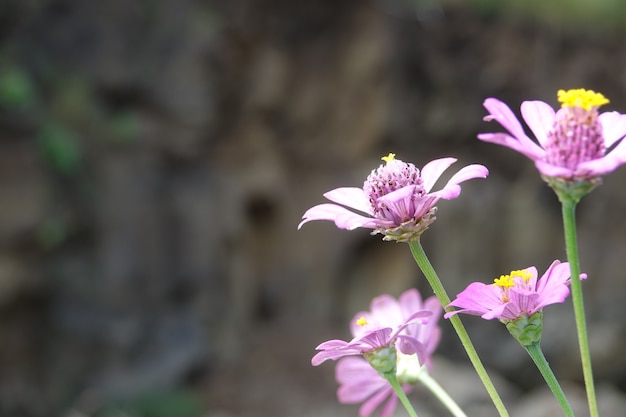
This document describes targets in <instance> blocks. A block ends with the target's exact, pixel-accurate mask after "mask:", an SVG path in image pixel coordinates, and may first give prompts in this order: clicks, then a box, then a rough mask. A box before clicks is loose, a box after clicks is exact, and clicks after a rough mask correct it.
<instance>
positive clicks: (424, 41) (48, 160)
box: [0, 0, 626, 417]
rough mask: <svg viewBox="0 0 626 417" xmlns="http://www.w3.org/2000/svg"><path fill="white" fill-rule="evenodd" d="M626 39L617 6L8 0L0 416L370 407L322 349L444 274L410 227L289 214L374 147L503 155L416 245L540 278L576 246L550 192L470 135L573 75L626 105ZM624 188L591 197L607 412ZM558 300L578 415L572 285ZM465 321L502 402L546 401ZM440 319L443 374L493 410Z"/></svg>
mask: <svg viewBox="0 0 626 417" xmlns="http://www.w3.org/2000/svg"><path fill="white" fill-rule="evenodd" d="M625 34H626V3H623V2H621V1H620V0H598V1H593V2H592V1H588V0H553V1H550V2H544V1H540V0H527V1H523V2H522V1H520V2H504V1H501V0H480V1H479V0H475V1H469V0H467V1H462V0H457V1H454V0H441V1H439V0H343V1H335V0H298V1H293V0H229V1H220V0H205V1H202V0H195V1H194V0H136V1H130V0H109V1H106V2H89V1H80V0H2V1H0V415H2V416H8V417H47V416H53V417H55V416H60V417H201V416H202V417H240V416H242V417H243V416H246V417H248V416H250V417H270V416H271V417H283V416H284V417H288V416H317V417H319V416H346V417H347V416H356V415H358V407H357V406H348V405H340V404H338V403H337V401H336V398H335V391H336V387H337V386H336V383H335V382H334V377H333V369H334V366H333V364H324V365H323V366H320V367H319V368H313V367H311V365H310V358H311V357H312V355H313V354H314V348H315V346H316V345H317V344H318V343H320V342H322V341H324V340H327V339H332V338H342V339H347V338H349V331H348V320H349V319H351V318H352V315H353V314H354V313H355V312H357V311H359V310H363V309H365V308H367V307H368V305H369V302H370V300H371V299H372V298H373V297H375V296H377V295H379V294H381V293H388V294H392V295H394V296H398V295H399V294H400V293H401V292H402V291H403V290H405V289H407V288H410V287H417V288H418V289H420V291H422V294H423V295H424V297H426V296H429V295H430V294H431V292H430V290H429V289H428V286H427V284H426V283H425V280H424V278H423V277H422V276H421V273H420V272H419V270H418V268H417V267H416V265H415V264H414V263H413V261H412V258H411V256H410V253H409V250H408V247H407V246H406V245H404V244H395V243H387V242H382V241H381V239H380V236H374V237H372V236H370V235H369V234H368V232H367V231H366V230H358V231H353V232H347V231H342V230H337V229H336V228H335V227H334V225H333V224H332V223H330V222H319V223H312V224H307V225H306V226H304V227H303V229H302V230H300V231H297V230H296V226H297V224H298V222H299V221H300V218H301V216H302V213H304V211H305V210H306V209H307V208H309V207H311V206H312V205H314V204H317V203H320V202H322V201H323V198H322V193H323V192H325V191H327V190H330V189H332V188H336V187H338V186H343V185H354V186H360V185H361V184H362V182H363V180H364V179H365V177H366V176H367V175H368V174H369V172H370V170H372V169H373V168H375V167H377V166H378V165H379V164H380V163H381V161H380V157H381V156H383V155H386V154H388V153H389V152H394V153H396V154H397V157H398V158H399V159H402V160H405V161H411V162H413V163H415V164H416V165H417V166H418V167H420V166H422V165H424V164H425V163H426V162H428V161H430V160H431V159H434V158H439V157H444V156H454V157H457V158H459V162H458V163H457V165H455V166H453V168H452V169H451V170H450V172H449V173H447V174H448V176H449V175H450V174H451V173H452V172H454V171H455V170H456V169H459V168H460V167H461V166H463V165H466V164H469V163H482V164H485V165H487V166H488V167H489V169H490V171H491V175H490V176H489V178H487V179H485V180H473V181H470V182H468V183H466V184H464V186H463V193H462V194H461V196H460V197H459V198H458V199H456V200H453V201H443V202H441V203H440V204H439V215H438V217H439V220H438V221H437V222H435V223H434V224H433V226H432V227H431V228H430V230H429V231H428V232H426V234H425V235H424V236H423V238H422V242H423V245H424V247H425V249H426V251H427V253H428V254H429V256H430V258H431V261H432V263H433V264H434V266H435V269H436V270H437V271H438V273H439V275H440V276H441V277H442V280H443V281H444V283H445V285H446V287H447V289H448V292H449V293H450V294H451V296H453V295H455V294H456V293H458V292H459V291H461V290H462V289H463V288H464V287H465V286H466V285H467V284H468V283H469V282H471V281H485V282H487V281H490V280H492V279H493V278H494V277H496V276H499V275H500V274H504V273H508V272H509V271H511V270H512V269H520V268H525V267H527V266H529V265H536V266H537V267H538V269H539V270H540V271H544V270H545V269H546V268H547V266H548V265H549V264H550V263H551V262H552V260H554V259H564V258H565V253H564V244H563V237H562V227H561V217H560V207H559V205H558V202H557V200H556V197H555V196H554V195H553V193H552V191H551V190H550V189H549V188H548V187H547V186H546V185H545V184H544V183H543V182H542V181H541V180H540V179H539V176H538V174H537V172H536V170H535V168H534V166H533V164H532V163H531V162H530V161H529V160H527V159H526V158H524V157H523V156H521V155H519V154H516V153H515V152H513V151H511V150H509V149H505V148H501V147H498V146H495V145H489V144H485V143H482V142H480V141H478V140H477V139H476V134H477V133H479V132H481V131H482V132H485V131H494V130H499V126H497V125H496V124H486V123H484V122H483V121H482V117H483V116H484V115H485V113H486V112H485V110H484V109H483V107H482V102H483V100H484V99H485V98H486V97H490V96H494V97H498V98H500V99H502V100H504V101H505V102H507V103H509V104H510V105H511V107H512V108H513V109H514V110H515V111H516V112H517V111H518V109H519V104H520V103H521V101H523V100H526V99H542V100H545V101H547V102H549V103H551V104H553V105H556V104H557V103H556V91H557V90H558V89H560V88H565V89H568V88H580V87H584V88H590V89H595V90H596V91H600V92H602V93H604V94H605V95H606V96H607V97H608V98H609V99H610V100H611V104H609V105H608V106H606V108H605V109H607V110H618V111H621V112H626V94H625V92H626V91H625V90H626V45H625V44H624V37H625ZM444 176H445V175H444ZM444 180H445V178H444ZM625 182H626V168H621V169H619V170H618V171H617V172H615V173H613V174H611V175H609V176H607V177H606V178H605V179H604V184H603V185H602V186H601V187H599V188H598V189H596V190H595V191H594V192H593V193H592V194H591V195H589V196H587V197H585V198H584V199H583V201H582V203H581V204H580V206H579V210H578V218H579V224H580V226H579V238H580V246H581V253H582V255H581V266H582V270H583V271H585V272H587V273H588V274H589V279H588V280H587V282H585V284H584V287H585V291H586V292H585V301H586V308H587V315H588V321H589V331H590V338H591V351H592V355H593V359H594V367H595V368H594V370H595V373H596V376H597V382H596V384H597V389H598V393H599V398H600V409H601V413H602V415H603V417H623V416H625V415H626V399H625V394H624V392H625V391H626V355H625V354H624V353H625V352H626V331H625V328H626V319H625V318H624V317H625V316H624V310H623V304H624V301H623V300H624V298H625V297H626V277H625V274H624V271H625V270H626V256H625V254H626V218H625V217H626V216H624V212H625V210H626V189H625V188H624V183H625ZM545 316H546V323H545V334H544V341H543V347H544V351H545V353H546V356H547V357H548V360H549V361H550V363H551V365H552V367H553V369H554V371H555V372H556V374H557V375H558V376H559V378H561V380H562V382H563V385H564V386H565V389H566V391H567V392H568V393H569V394H570V396H571V398H570V399H571V401H572V402H573V403H574V405H575V406H576V407H577V409H579V410H582V411H580V414H579V415H586V414H585V413H586V411H585V404H584V390H583V386H582V375H581V371H580V367H579V359H578V353H577V352H578V347H577V343H576V335H575V331H574V328H573V326H574V324H573V318H572V314H571V304H570V302H569V300H568V301H567V302H566V303H565V304H562V305H557V306H550V307H549V308H547V309H546V311H545ZM464 321H465V323H466V324H467V326H468V327H469V331H470V335H471V336H472V338H473V340H474V341H475V343H476V345H477V347H478V350H479V353H480V354H481V357H482V358H483V360H484V362H485V364H486V365H487V367H488V368H489V370H490V372H491V375H492V377H493V378H494V379H495V380H496V384H497V386H498V387H499V389H500V390H501V394H502V395H503V397H504V400H505V403H507V405H508V406H509V407H510V411H511V412H512V415H533V416H535V417H542V416H554V415H558V411H556V410H558V409H556V410H555V408H554V407H555V401H554V399H553V398H552V397H551V395H550V394H549V392H548V391H547V390H546V388H544V384H543V382H542V379H541V377H540V376H539V374H538V372H537V371H536V370H535V368H534V367H533V366H532V365H531V364H530V360H529V359H528V358H527V357H526V354H525V352H524V351H523V350H522V349H521V347H519V346H518V345H517V342H515V341H513V339H511V338H510V337H509V336H508V334H507V333H506V330H505V328H504V326H502V325H500V324H499V323H497V322H485V321H482V320H481V319H479V318H475V317H466V318H464ZM441 326H442V327H443V330H444V337H443V340H442V343H441V345H440V348H439V350H438V354H437V359H436V365H435V369H434V373H435V376H436V377H437V378H439V379H440V382H441V383H442V385H444V387H446V388H447V389H449V390H450V392H451V394H452V395H453V397H455V398H456V399H457V400H458V401H459V403H460V404H461V405H462V406H463V407H465V408H466V410H467V412H468V414H469V415H470V416H480V417H490V416H495V415H496V413H495V409H494V408H493V406H491V405H490V403H489V400H488V399H487V397H486V394H485V392H484V389H483V388H482V386H481V385H480V383H479V382H478V379H477V378H476V377H475V376H474V375H473V371H472V370H471V367H469V365H468V361H467V360H466V358H465V355H464V352H463V351H462V349H461V347H460V346H459V343H458V342H457V339H456V336H455V335H454V334H453V332H451V328H450V326H449V324H448V323H447V322H443V321H442V323H441ZM411 398H412V399H413V401H414V403H415V404H416V405H417V407H418V410H419V411H420V412H421V413H422V414H420V415H424V416H443V415H447V414H446V412H445V411H443V410H442V409H441V408H440V407H439V406H437V405H436V404H435V403H434V402H433V400H432V399H430V396H429V395H428V394H427V393H425V392H421V391H420V390H417V392H416V393H415V395H413V396H412V397H411ZM398 415H405V414H404V411H403V410H399V411H398Z"/></svg>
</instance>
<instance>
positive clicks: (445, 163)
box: [421, 158, 456, 193]
mask: <svg viewBox="0 0 626 417" xmlns="http://www.w3.org/2000/svg"><path fill="white" fill-rule="evenodd" d="M455 162H456V158H440V159H435V160H433V161H430V162H429V163H427V164H426V165H424V167H423V168H422V174H421V176H422V180H423V181H424V183H423V185H424V190H426V192H427V193H428V192H430V190H431V189H432V188H433V186H434V185H435V183H436V182H437V180H438V179H439V177H441V174H443V172H444V171H445V170H446V169H448V168H449V167H450V165H452V164H453V163H455Z"/></svg>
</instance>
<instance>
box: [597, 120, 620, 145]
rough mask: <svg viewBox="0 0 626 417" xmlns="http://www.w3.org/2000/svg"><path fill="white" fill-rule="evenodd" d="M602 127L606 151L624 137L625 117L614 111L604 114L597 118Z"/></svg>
mask: <svg viewBox="0 0 626 417" xmlns="http://www.w3.org/2000/svg"><path fill="white" fill-rule="evenodd" d="M598 121H599V122H600V124H601V125H602V136H604V145H605V146H606V148H607V149H609V148H610V147H611V146H613V145H614V144H615V143H616V142H617V141H618V140H620V139H622V138H623V137H624V136H626V115H624V114H620V113H618V112H616V111H610V112H604V113H601V114H600V115H599V116H598Z"/></svg>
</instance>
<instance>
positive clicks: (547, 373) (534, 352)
mask: <svg viewBox="0 0 626 417" xmlns="http://www.w3.org/2000/svg"><path fill="white" fill-rule="evenodd" d="M524 348H525V349H526V351H527V352H528V354H529V355H530V357H531V358H532V360H533V362H535V365H537V368H538V369H539V372H541V375H542V376H543V379H545V380H546V383H547V384H548V387H550V390H551V391H552V393H553V394H554V397H555V398H556V400H557V401H558V402H559V405H560V406H561V409H563V412H564V413H565V416H566V417H574V412H573V411H572V407H571V406H570V404H569V401H567V398H566V397H565V393H564V392H563V389H562V388H561V385H559V381H558V380H557V379H556V376H554V372H552V369H551V368H550V365H549V364H548V361H547V360H546V357H545V356H544V355H543V351H542V350H541V346H540V345H539V343H533V344H532V345H528V346H524Z"/></svg>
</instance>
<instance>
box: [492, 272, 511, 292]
mask: <svg viewBox="0 0 626 417" xmlns="http://www.w3.org/2000/svg"><path fill="white" fill-rule="evenodd" d="M493 284H494V285H496V286H498V287H502V288H504V289H507V288H511V287H514V286H515V282H514V281H513V277H511V276H510V275H500V278H496V279H494V280H493Z"/></svg>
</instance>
